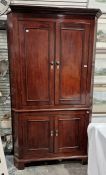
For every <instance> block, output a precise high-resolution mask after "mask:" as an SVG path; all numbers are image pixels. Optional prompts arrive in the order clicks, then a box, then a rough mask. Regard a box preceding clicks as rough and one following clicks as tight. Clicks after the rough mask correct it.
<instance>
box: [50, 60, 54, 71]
mask: <svg viewBox="0 0 106 175" xmlns="http://www.w3.org/2000/svg"><path fill="white" fill-rule="evenodd" d="M53 67H54V61H51V62H50V68H51V69H52V70H53Z"/></svg>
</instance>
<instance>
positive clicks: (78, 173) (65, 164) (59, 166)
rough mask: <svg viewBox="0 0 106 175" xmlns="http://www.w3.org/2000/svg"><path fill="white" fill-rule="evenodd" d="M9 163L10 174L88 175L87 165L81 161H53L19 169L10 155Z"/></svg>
mask: <svg viewBox="0 0 106 175" xmlns="http://www.w3.org/2000/svg"><path fill="white" fill-rule="evenodd" d="M47 163H49V164H47ZM46 164H47V165H46ZM7 165H8V171H9V175H87V165H82V164H81V162H80V161H79V162H76V161H69V160H68V161H62V162H59V161H53V162H46V163H45V164H44V163H41V164H40V165H38V164H37V165H36V166H34V165H33V166H32V165H30V166H27V167H25V169H24V170H17V169H16V168H15V167H14V166H13V157H12V156H8V157H7Z"/></svg>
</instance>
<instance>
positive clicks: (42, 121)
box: [22, 116, 53, 156]
mask: <svg viewBox="0 0 106 175" xmlns="http://www.w3.org/2000/svg"><path fill="white" fill-rule="evenodd" d="M23 120H24V121H23V123H24V127H23V128H24V131H23V133H25V135H23V137H22V138H23V139H24V140H23V143H24V153H25V154H40V156H41V154H46V153H50V152H53V135H52V131H53V121H52V117H49V116H25V117H24V119H23Z"/></svg>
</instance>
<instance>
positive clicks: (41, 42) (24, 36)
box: [19, 21, 54, 106]
mask: <svg viewBox="0 0 106 175" xmlns="http://www.w3.org/2000/svg"><path fill="white" fill-rule="evenodd" d="M53 30H54V24H53V23H50V22H48V23H47V24H46V22H45V23H43V22H36V21H35V22H32V21H26V22H25V21H24V22H20V25H19V34H20V38H21V40H20V52H21V53H22V59H21V61H22V69H21V70H22V71H21V74H22V75H21V77H22V93H23V95H22V97H23V98H22V103H23V104H24V105H27V106H28V105H32V106H34V105H35V106H36V105H46V104H52V103H53V100H54V99H53V98H54V95H53V91H54V90H53V87H54V86H53V84H54V73H53V71H54V70H53V68H52V69H51V65H50V63H51V62H52V61H54V32H53ZM23 48H24V49H23Z"/></svg>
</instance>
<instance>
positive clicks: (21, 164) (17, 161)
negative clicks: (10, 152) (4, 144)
mask: <svg viewBox="0 0 106 175" xmlns="http://www.w3.org/2000/svg"><path fill="white" fill-rule="evenodd" d="M14 165H15V167H16V168H17V169H18V170H23V169H24V168H25V164H24V162H20V161H19V160H16V159H14Z"/></svg>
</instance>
